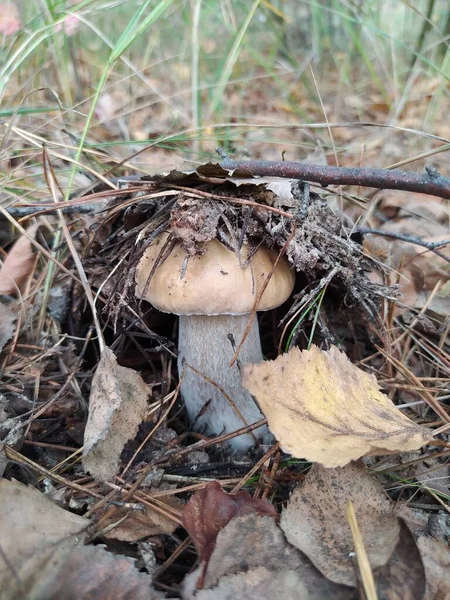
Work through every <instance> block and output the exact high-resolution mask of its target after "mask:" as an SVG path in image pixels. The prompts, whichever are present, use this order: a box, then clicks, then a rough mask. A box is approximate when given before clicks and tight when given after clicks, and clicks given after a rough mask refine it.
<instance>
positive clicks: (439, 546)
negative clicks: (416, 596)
mask: <svg viewBox="0 0 450 600" xmlns="http://www.w3.org/2000/svg"><path fill="white" fill-rule="evenodd" d="M417 545H418V546H419V550H420V554H421V556H422V560H423V565H424V567H425V575H426V579H427V588H426V592H425V596H424V600H448V598H450V577H449V573H450V548H449V547H448V545H447V544H444V543H443V542H440V541H437V540H433V539H432V538H429V537H426V536H423V537H421V538H420V539H419V541H418V543H417Z"/></svg>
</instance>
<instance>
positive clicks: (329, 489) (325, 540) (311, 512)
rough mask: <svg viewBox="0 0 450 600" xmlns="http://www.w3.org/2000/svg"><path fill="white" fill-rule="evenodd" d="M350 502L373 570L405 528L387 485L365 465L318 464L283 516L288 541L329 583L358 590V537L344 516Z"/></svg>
mask: <svg viewBox="0 0 450 600" xmlns="http://www.w3.org/2000/svg"><path fill="white" fill-rule="evenodd" d="M349 500H351V501H352V503H353V506H354V509H355V514H356V520H357V522H358V525H359V528H360V531H361V535H362V539H363V543H364V548H365V550H366V552H367V556H368V558H369V561H370V564H371V566H372V568H376V567H380V566H383V565H385V564H386V563H387V562H388V560H389V558H390V557H391V555H392V553H393V551H394V549H395V546H396V545H397V542H398V537H399V531H400V527H399V524H398V521H397V518H396V517H395V516H394V515H393V512H392V506H391V503H390V502H389V500H388V499H387V498H386V496H385V494H384V490H383V486H382V485H381V484H380V483H379V482H378V481H377V480H376V479H375V478H374V477H372V476H371V475H369V474H368V473H367V471H366V469H365V467H364V465H362V464H361V465H359V464H356V463H352V464H350V465H347V466H346V467H344V468H341V469H325V468H324V467H321V466H320V465H313V467H312V468H311V470H310V471H309V473H308V475H307V476H306V478H305V480H304V482H303V484H302V485H300V486H299V487H297V488H296V489H295V490H294V492H293V493H292V495H291V497H290V499H289V503H288V505H287V507H286V508H285V509H284V510H283V512H282V514H281V520H280V527H281V529H282V530H283V531H284V533H285V534H286V537H287V539H288V541H289V542H290V543H291V544H292V545H293V546H295V547H296V548H298V549H299V550H301V551H302V552H304V553H305V554H306V556H307V557H308V558H309V559H310V560H311V561H312V563H313V564H314V565H315V566H316V567H317V568H318V569H319V571H321V572H322V573H323V574H324V575H325V576H326V577H328V579H330V580H331V581H334V582H335V583H340V584H344V585H352V586H354V585H356V579H355V564H354V562H353V560H352V559H351V558H350V555H351V553H352V552H354V543H353V537H352V534H351V530H350V526H349V524H348V521H347V518H346V516H345V506H346V504H347V502H348V501H349Z"/></svg>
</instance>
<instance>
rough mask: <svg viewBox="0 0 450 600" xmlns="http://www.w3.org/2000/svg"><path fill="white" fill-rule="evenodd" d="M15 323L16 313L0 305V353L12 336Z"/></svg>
mask: <svg viewBox="0 0 450 600" xmlns="http://www.w3.org/2000/svg"><path fill="white" fill-rule="evenodd" d="M0 285H1V284H0ZM16 321H17V313H16V312H14V311H13V310H11V308H10V307H9V306H6V305H5V304H1V303H0V353H1V352H2V350H3V348H4V347H5V344H6V343H7V342H9V340H10V339H11V338H12V336H13V335H14V331H15V322H16Z"/></svg>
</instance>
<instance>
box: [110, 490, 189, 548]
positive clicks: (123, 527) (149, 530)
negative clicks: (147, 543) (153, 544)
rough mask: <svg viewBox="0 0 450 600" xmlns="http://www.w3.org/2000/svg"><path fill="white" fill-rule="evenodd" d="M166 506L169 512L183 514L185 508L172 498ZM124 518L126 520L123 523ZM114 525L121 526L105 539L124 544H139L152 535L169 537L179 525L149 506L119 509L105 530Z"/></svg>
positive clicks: (166, 500) (169, 498) (176, 521)
mask: <svg viewBox="0 0 450 600" xmlns="http://www.w3.org/2000/svg"><path fill="white" fill-rule="evenodd" d="M164 504H167V508H168V512H170V509H172V511H173V509H175V512H181V510H182V509H183V507H184V504H183V503H182V502H181V500H178V498H173V497H170V496H168V497H167V498H165V499H164ZM161 508H163V507H161ZM123 517H126V518H125V519H124V520H123V521H122V518H123ZM112 523H119V524H118V525H116V526H115V527H114V528H113V529H111V530H109V531H108V532H107V533H105V534H104V535H103V537H105V538H109V539H115V540H120V541H122V542H138V541H139V540H142V539H144V538H146V537H149V536H151V535H161V534H167V535H169V534H171V533H173V532H174V531H175V529H176V528H177V527H178V524H179V523H178V520H177V519H171V518H170V517H169V516H166V515H163V514H161V513H159V512H156V510H152V509H151V508H150V507H147V506H144V508H143V510H131V509H128V508H118V509H117V510H116V511H115V512H114V515H113V516H112V517H111V519H109V520H107V521H105V523H104V526H105V528H106V527H108V525H110V524H112Z"/></svg>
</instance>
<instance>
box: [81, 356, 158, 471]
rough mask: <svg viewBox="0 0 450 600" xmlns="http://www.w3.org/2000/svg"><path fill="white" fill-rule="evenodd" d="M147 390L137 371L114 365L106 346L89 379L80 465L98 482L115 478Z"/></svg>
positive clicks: (143, 408) (139, 418)
mask: <svg viewBox="0 0 450 600" xmlns="http://www.w3.org/2000/svg"><path fill="white" fill-rule="evenodd" d="M149 395H150V390H149V387H148V386H147V384H146V383H145V382H144V380H143V379H142V377H141V376H140V374H139V373H138V372H137V371H133V369H128V368H127V367H121V366H119V365H118V364H117V360H116V357H115V356H114V353H113V352H112V351H111V350H110V349H109V348H105V350H104V351H103V352H102V355H101V358H100V362H99V363H98V365H97V370H96V372H95V374H94V377H93V379H92V386H91V395H90V399H89V417H88V420H87V423H86V429H85V432H84V449H83V466H84V468H85V469H86V471H89V472H90V473H91V475H92V476H93V477H94V478H95V479H96V480H97V481H107V480H108V479H111V477H114V475H115V474H116V473H117V470H118V467H119V459H120V455H121V453H122V450H123V448H124V446H125V444H126V442H127V441H128V440H130V439H132V438H134V437H135V435H136V433H137V431H138V428H139V425H140V424H141V423H142V421H143V420H144V418H145V415H146V412H147V399H148V396H149Z"/></svg>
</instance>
